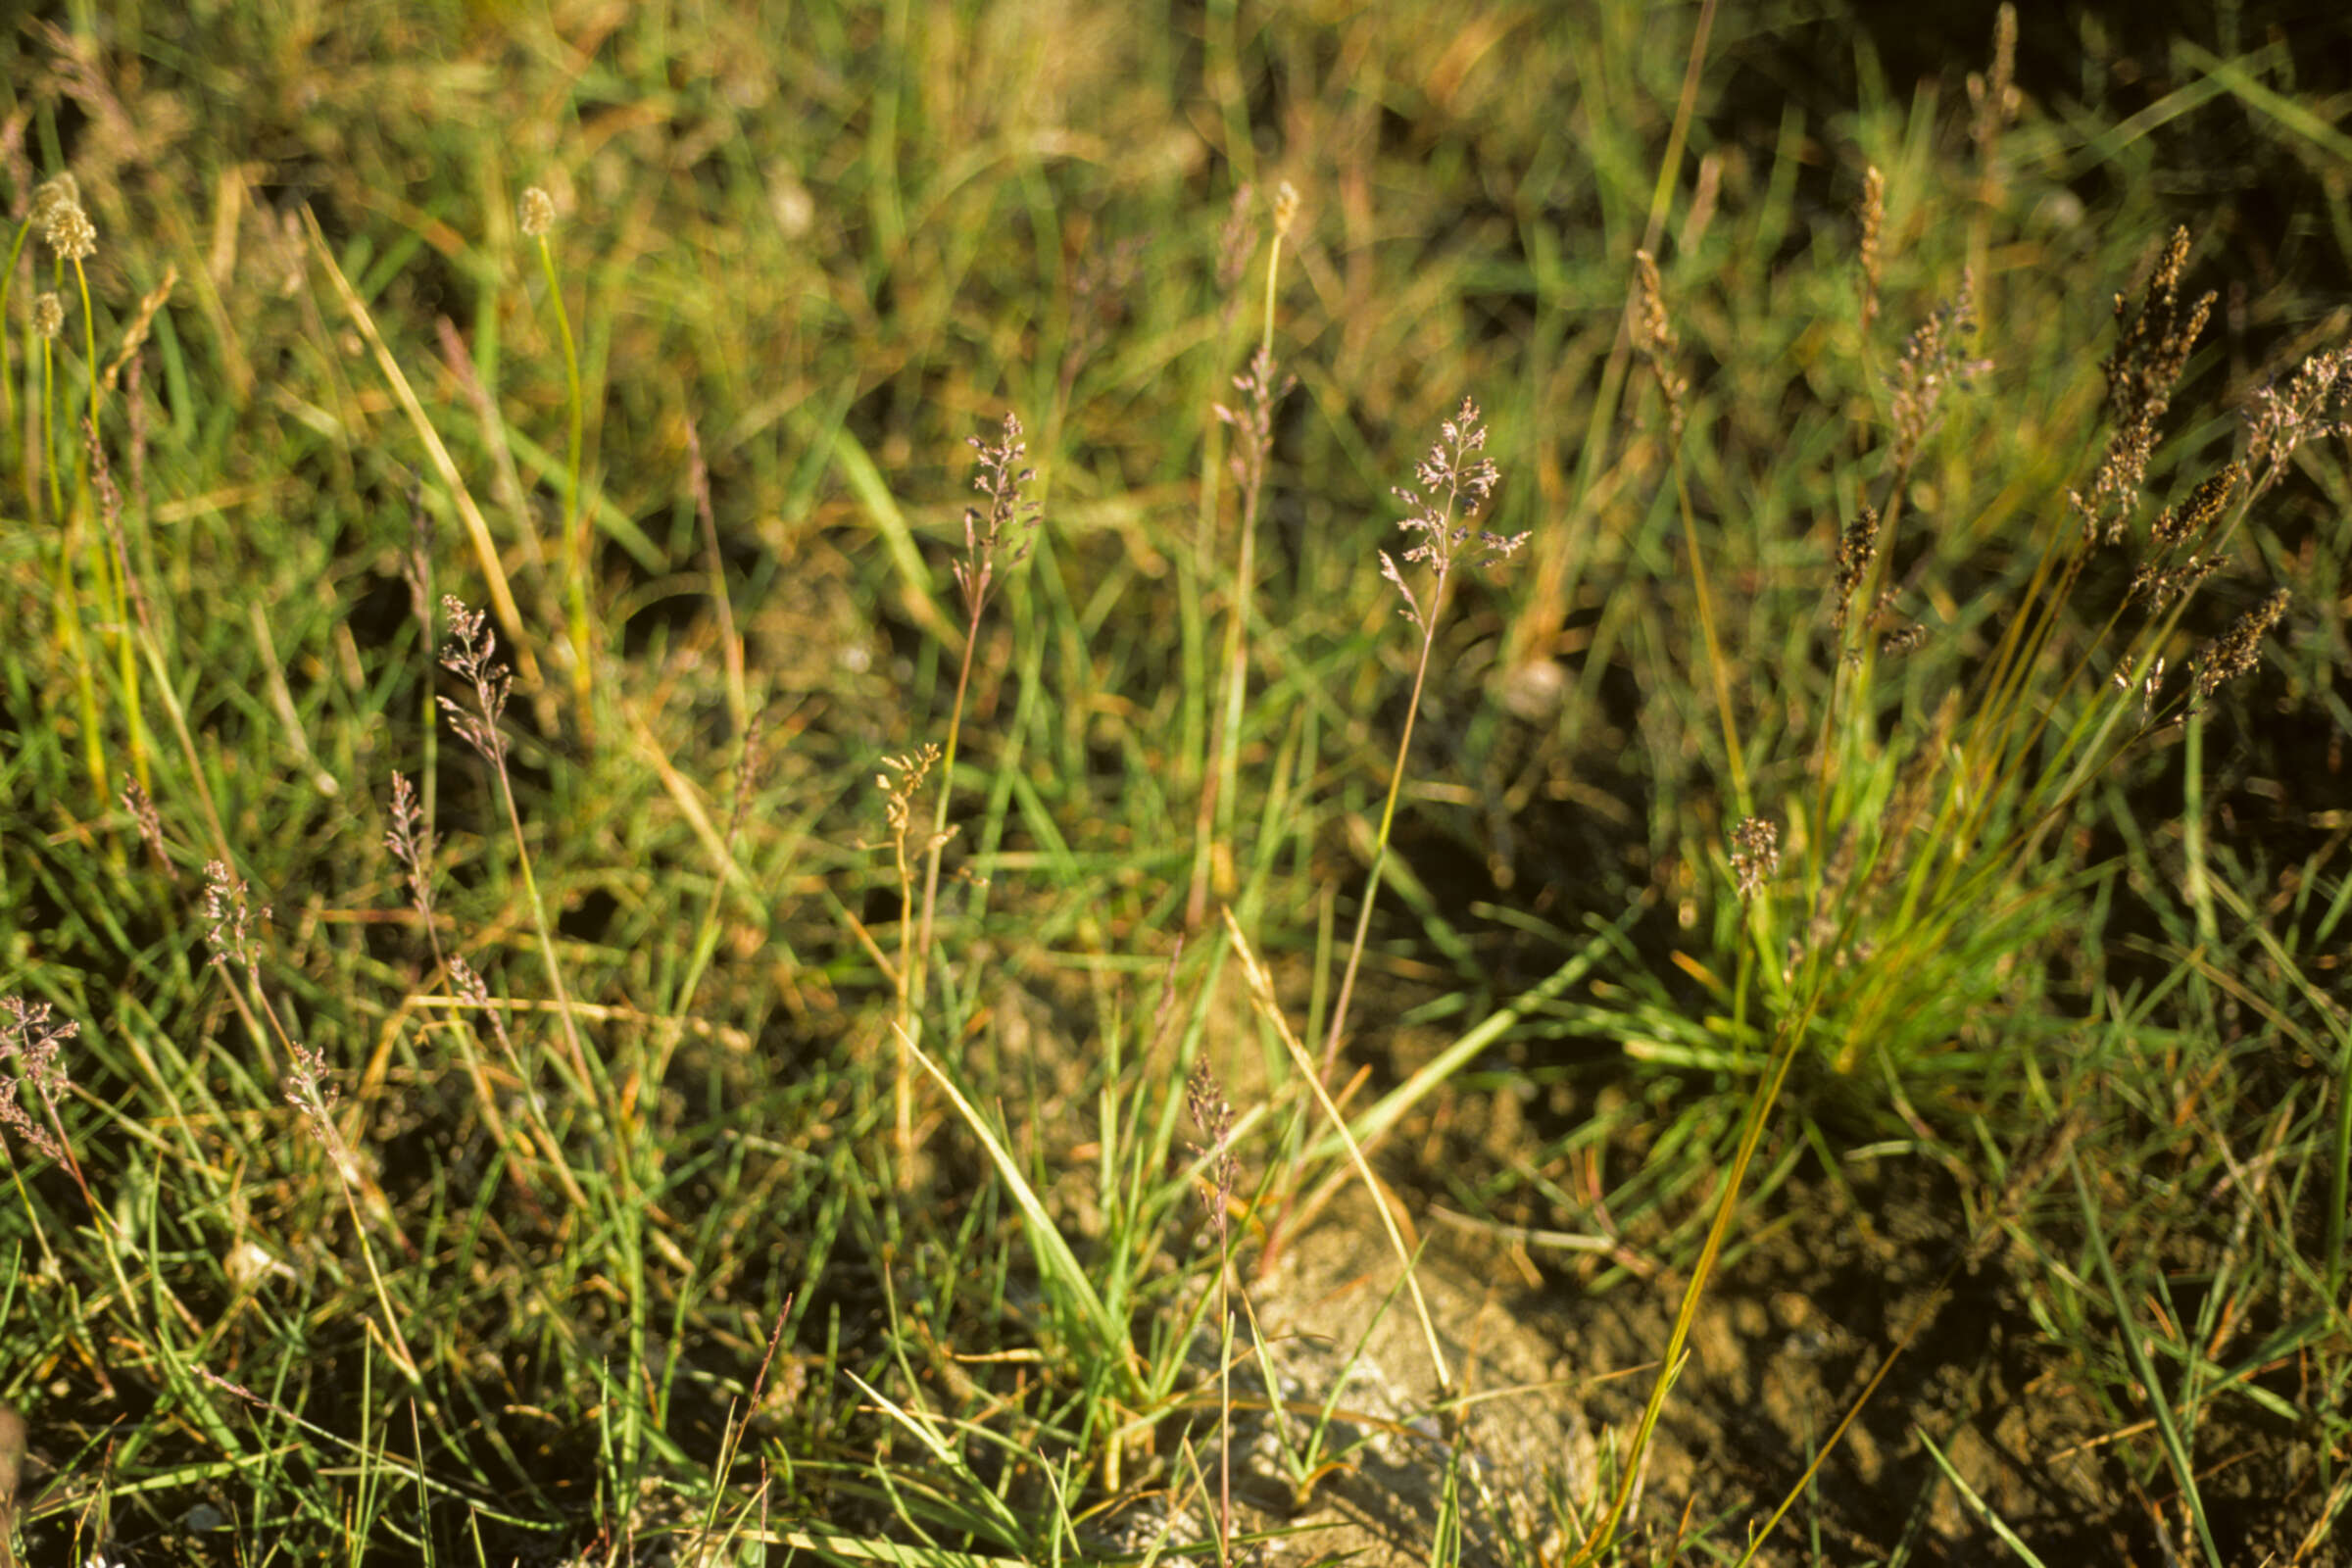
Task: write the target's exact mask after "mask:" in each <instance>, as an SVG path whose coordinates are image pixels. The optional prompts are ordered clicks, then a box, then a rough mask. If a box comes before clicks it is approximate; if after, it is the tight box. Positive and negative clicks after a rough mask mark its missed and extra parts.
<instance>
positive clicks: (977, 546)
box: [956, 414, 1039, 621]
mask: <svg viewBox="0 0 2352 1568" xmlns="http://www.w3.org/2000/svg"><path fill="white" fill-rule="evenodd" d="M964 442H965V444H966V445H968V446H969V447H970V448H971V449H972V450H973V451H974V452H977V453H979V454H980V471H979V472H978V473H976V474H974V475H973V476H972V488H973V489H975V490H977V491H979V492H980V493H981V494H982V495H984V496H986V497H988V506H987V508H986V509H985V510H984V509H982V508H979V507H966V508H964V511H963V559H962V560H961V561H958V562H957V563H956V586H957V587H959V588H961V589H962V590H963V602H964V606H965V608H966V609H967V610H968V611H969V612H970V613H971V617H972V619H973V620H974V621H977V620H978V619H979V618H980V612H981V610H982V609H983V608H985V607H986V605H987V604H988V595H989V590H990V589H991V587H993V586H994V585H995V582H996V575H997V552H998V550H999V549H1000V548H1003V549H1004V550H1005V552H1006V555H1005V563H1004V564H1005V566H1006V567H1012V566H1017V565H1019V564H1021V563H1022V562H1023V561H1024V560H1026V559H1028V555H1029V547H1030V546H1031V545H1032V544H1034V543H1036V541H1037V524H1038V514H1039V507H1038V503H1036V502H1035V501H1032V500H1030V499H1029V497H1028V494H1027V491H1028V486H1029V484H1030V481H1032V480H1034V479H1035V478H1036V477H1037V470H1036V469H1035V468H1031V467H1025V466H1022V464H1021V460H1022V459H1023V458H1025V457H1026V456H1028V453H1029V447H1028V443H1026V442H1024V441H1023V440H1022V439H1021V419H1020V416H1019V415H1017V414H1006V415H1005V434H1004V438H1003V439H1002V440H999V441H998V442H996V443H995V444H993V445H992V444H990V443H988V442H985V441H983V440H981V439H980V438H979V437H978V436H976V435H974V436H966V437H964Z"/></svg>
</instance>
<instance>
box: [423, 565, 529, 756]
mask: <svg viewBox="0 0 2352 1568" xmlns="http://www.w3.org/2000/svg"><path fill="white" fill-rule="evenodd" d="M441 609H442V613H444V614H446V615H447V616H448V617H449V643H448V645H447V650H446V651H445V652H444V653H443V654H442V655H441V664H442V667H443V668H445V669H448V670H450V671H452V672H454V673H456V674H458V675H461V676H463V677H465V679H466V684H468V685H470V686H471V687H472V688H473V701H474V706H473V708H472V709H471V710H467V709H465V708H461V707H459V706H458V704H457V703H456V702H454V701H452V700H451V699H449V698H447V697H444V698H442V699H440V703H441V711H443V712H445V713H447V714H448V715H449V722H450V726H451V727H452V728H453V729H455V730H456V731H457V732H458V734H459V736H460V737H461V738H462V739H464V740H465V742H466V745H468V746H470V747H472V748H473V749H474V750H475V751H476V752H479V753H480V754H481V756H482V760H484V761H486V762H489V763H491V764H493V765H503V764H504V762H505V760H506V755H507V742H506V737H505V736H504V735H503V734H502V733H500V731H499V727H498V721H499V719H500V718H501V717H502V716H503V715H504V714H505V713H506V711H507V697H508V695H509V693H511V692H512V691H513V689H514V686H515V673H514V671H513V670H510V669H509V668H507V666H506V665H504V664H502V663H500V662H498V636H497V634H496V633H495V632H493V631H491V629H490V614H489V612H487V611H482V610H468V609H466V602H465V601H464V600H462V599H460V598H458V597H457V595H455V594H448V595H444V596H443V597H442V600H441Z"/></svg>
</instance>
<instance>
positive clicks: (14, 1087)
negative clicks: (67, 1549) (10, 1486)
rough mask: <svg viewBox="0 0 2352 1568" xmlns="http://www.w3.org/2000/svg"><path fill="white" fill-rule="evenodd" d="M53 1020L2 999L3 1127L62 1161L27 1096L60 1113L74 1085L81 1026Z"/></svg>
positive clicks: (30, 1005) (36, 1006) (38, 1007)
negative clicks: (67, 1060)
mask: <svg viewBox="0 0 2352 1568" xmlns="http://www.w3.org/2000/svg"><path fill="white" fill-rule="evenodd" d="M49 1019H50V1009H49V1004H48V1003H46V1002H26V1001H25V999H24V998H22V997H18V996H6V997H0V1062H6V1063H8V1064H9V1065H8V1069H7V1074H6V1076H5V1077H0V1127H4V1128H6V1129H7V1130H8V1131H10V1132H12V1133H14V1134H16V1135H17V1136H18V1137H19V1138H22V1139H24V1140H25V1145H26V1146H27V1147H28V1148H31V1149H33V1150H35V1151H37V1152H40V1153H42V1154H45V1155H47V1156H48V1157H49V1158H51V1159H59V1158H62V1157H63V1155H64V1151H63V1150H62V1149H61V1148H59V1146H58V1142H57V1140H56V1139H55V1138H53V1137H51V1136H50V1134H49V1130H48V1129H47V1128H46V1127H43V1126H42V1125H41V1124H40V1123H39V1122H37V1121H35V1120H33V1119H32V1113H31V1112H30V1111H27V1110H26V1109H25V1104H24V1101H23V1100H22V1098H21V1096H22V1092H23V1091H24V1090H25V1089H28V1088H29V1089H30V1090H31V1091H32V1093H33V1098H35V1099H36V1100H38V1101H40V1103H42V1105H43V1106H45V1107H47V1108H48V1109H49V1110H51V1111H52V1112H54V1111H55V1109H56V1107H57V1103H58V1102H59V1101H60V1100H62V1099H64V1098H65V1097H66V1095H67V1094H68V1093H70V1092H71V1091H72V1089H73V1081H72V1080H71V1078H70V1077H69V1076H68V1075H67V1072H66V1069H65V1067H64V1065H63V1064H62V1063H61V1062H59V1060H58V1048H59V1047H60V1046H62V1045H64V1044H65V1043H66V1042H67V1041H69V1040H71V1039H73V1037H74V1036H75V1035H77V1034H79V1033H80V1032H81V1025H79V1024H77V1023H73V1022H70V1021H69V1022H65V1023H52V1022H50V1021H49ZM4 1524H5V1521H0V1525H4Z"/></svg>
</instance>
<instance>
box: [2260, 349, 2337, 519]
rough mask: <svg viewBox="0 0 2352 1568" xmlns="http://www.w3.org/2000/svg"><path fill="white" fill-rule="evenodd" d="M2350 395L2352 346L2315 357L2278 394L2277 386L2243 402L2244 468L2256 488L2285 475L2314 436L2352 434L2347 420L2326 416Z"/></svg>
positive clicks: (2273, 385) (2268, 485)
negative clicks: (2335, 405) (2250, 475)
mask: <svg viewBox="0 0 2352 1568" xmlns="http://www.w3.org/2000/svg"><path fill="white" fill-rule="evenodd" d="M2348 396H2352V344H2347V345H2345V346H2344V347H2341V348H2336V349H2330V350H2327V351H2326V352H2325V353H2320V354H2314V355H2312V356H2311V357H2310V358H2309V359H2307V360H2305V361H2304V362H2303V363H2302V364H2301V365H2300V366H2297V367H2296V368H2295V373H2294V375H2293V376H2292V377H2291V378H2289V379H2288V381H2287V383H2286V386H2285V387H2284V388H2283V389H2281V388H2280V387H2279V386H2278V384H2277V383H2276V382H2274V383H2272V384H2270V385H2268V386H2265V387H2263V388H2261V389H2260V390H2259V391H2257V392H2256V393H2255V394H2254V395H2253V397H2252V398H2250V399H2248V400H2247V406H2246V413H2245V422H2246V469H2247V471H2248V472H2249V473H2250V474H2252V475H2253V477H2254V480H2255V488H2256V489H2258V490H2262V489H2268V488H2269V487H2270V486H2271V484H2272V483H2274V482H2275V481H2276V480H2277V479H2278V475H2279V474H2280V473H2282V472H2283V471H2285V468H2286V465H2287V461H2288V460H2289V459H2291V458H2292V457H2293V456H2294V455H2295V449H2296V448H2297V447H2299V446H2301V445H2302V444H2303V443H2304V442H2305V441H2307V440H2310V439H2311V438H2313V437H2314V436H2318V437H2323V438H2325V437H2327V436H2331V435H2346V434H2352V421H2348V420H2344V419H2334V418H2328V417H2326V415H2327V410H2328V408H2329V407H2330V406H2331V405H2334V404H2338V403H2340V402H2342V401H2343V400H2344V399H2345V398H2347V397H2348Z"/></svg>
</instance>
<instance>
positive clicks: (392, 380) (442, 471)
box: [302, 206, 540, 688]
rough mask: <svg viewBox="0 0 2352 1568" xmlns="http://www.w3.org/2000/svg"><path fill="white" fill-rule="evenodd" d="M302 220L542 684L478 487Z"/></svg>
mask: <svg viewBox="0 0 2352 1568" xmlns="http://www.w3.org/2000/svg"><path fill="white" fill-rule="evenodd" d="M302 224H303V228H304V229H305V230H306V231H307V232H308V233H309V234H310V237H311V250H312V252H313V253H314V254H315V255H317V256H318V258H319V266H320V267H322V268H324V269H325V270H326V275H327V277H328V279H329V280H330V281H332V282H333V284H334V285H335V296H336V298H338V299H340V300H341V301H342V302H343V310H344V314H346V315H348V316H349V317H350V318H351V322H352V325H354V326H356V327H358V328H359V329H360V335H361V336H362V337H364V338H366V339H367V340H368V348H370V349H372V350H373V351H374V353H375V363H376V365H377V367H378V368H381V369H382V370H383V372H384V381H385V384H387V385H388V386H390V387H391V388H392V395H393V396H394V397H395V398H397V399H399V400H400V406H401V408H402V410H403V411H404V412H406V413H407V415H408V417H409V423H410V424H411V425H413V426H415V428H416V431H417V441H418V442H419V443H420V444H421V445H422V446H423V448H424V453H425V456H426V457H428V458H430V459H431V460H432V464H433V471H434V472H435V473H437V474H439V475H440V477H441V483H442V484H443V485H444V486H445V487H446V488H447V489H448V491H449V496H450V500H451V501H452V502H453V503H455V504H456V506H457V509H458V516H459V517H460V518H461V519H462V520H463V521H464V522H465V524H466V537H467V538H468V539H470V540H472V541H473V555H474V559H475V560H476V561H477V562H479V563H480V564H481V568H482V580H483V581H484V582H486V583H488V584H489V587H490V607H491V609H492V610H494V611H496V612H497V613H498V623H499V625H500V626H501V627H502V628H503V629H504V630H505V631H506V634H507V647H508V649H509V650H510V651H511V652H512V653H513V655H514V658H515V673H517V674H518V675H520V676H521V677H522V680H523V684H524V685H525V686H526V687H532V688H535V687H537V686H538V685H539V684H540V678H539V661H538V660H537V659H536V658H534V657H533V656H532V653H531V645H530V643H529V641H528V640H526V639H525V638H524V636H523V631H522V612H521V611H520V610H518V609H516V608H515V590H514V589H513V588H512V587H510V586H509V585H508V582H507V568H506V567H505V566H504V565H502V564H500V563H499V559H498V546H497V544H496V543H494V542H493V541H492V540H491V538H490V524H489V523H488V522H486V521H484V520H483V518H482V509H481V508H480V507H477V506H475V505H474V502H473V492H472V491H470V490H468V489H466V481H465V479H464V478H463V477H461V476H460V475H459V473H458V466H457V464H456V463H454V462H452V461H451V460H450V456H449V448H447V447H445V446H443V445H442V444H441V434H440V432H439V431H437V430H435V429H434V428H433V423H432V421H431V420H430V419H428V418H426V417H424V406H423V405H422V404H420V403H418V402H417V394H416V392H415V391H414V390H413V389H412V388H411V387H410V386H409V378H408V377H407V376H406V375H404V374H402V373H401V368H400V362H398V361H397V360H395V359H393V358H392V351H391V350H390V349H388V348H386V347H384V340H383V336H382V334H380V333H378V332H377V331H376V329H375V319H374V318H373V317H371V316H369V315H368V307H367V306H366V305H365V304H363V303H362V302H361V300H360V296H359V291H358V290H356V289H354V288H353V287H352V286H351V280H350V279H349V278H347V277H345V276H344V275H343V269H342V268H340V267H337V266H336V265H335V258H334V253H333V252H332V251H330V250H328V249H327V245H326V235H325V234H324V232H322V231H321V230H320V229H319V220H318V217H317V216H316V215H315V214H313V213H312V211H311V210H310V208H309V207H307V206H306V207H304V208H303V210H302Z"/></svg>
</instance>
